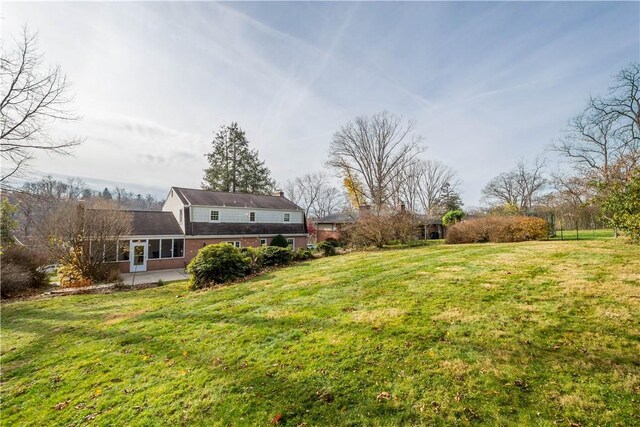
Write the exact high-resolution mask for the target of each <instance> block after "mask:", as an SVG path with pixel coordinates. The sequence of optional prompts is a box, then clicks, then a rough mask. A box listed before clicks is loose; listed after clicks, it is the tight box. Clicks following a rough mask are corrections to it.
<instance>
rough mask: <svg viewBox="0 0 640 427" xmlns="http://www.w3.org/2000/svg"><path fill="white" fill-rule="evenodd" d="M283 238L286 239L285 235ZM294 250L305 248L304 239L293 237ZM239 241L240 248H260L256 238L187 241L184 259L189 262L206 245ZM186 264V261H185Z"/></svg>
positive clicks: (305, 241) (258, 240)
mask: <svg viewBox="0 0 640 427" xmlns="http://www.w3.org/2000/svg"><path fill="white" fill-rule="evenodd" d="M284 237H287V236H286V235H285V236H284ZM266 239H267V245H268V244H270V243H271V237H267V238H266ZM294 240H295V247H296V248H306V247H307V238H306V237H294ZM232 241H239V242H240V247H241V248H246V247H254V248H256V247H258V246H260V239H259V238H257V237H245V238H240V237H236V238H227V239H187V240H186V241H185V248H184V255H185V259H187V260H189V261H190V260H191V259H193V257H195V256H196V255H197V254H198V251H199V250H200V249H202V248H203V247H205V246H207V245H215V244H217V243H224V242H232ZM187 263H188V261H187Z"/></svg>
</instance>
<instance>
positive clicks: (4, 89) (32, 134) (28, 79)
mask: <svg viewBox="0 0 640 427" xmlns="http://www.w3.org/2000/svg"><path fill="white" fill-rule="evenodd" d="M72 100H73V98H72V96H71V95H70V94H69V83H68V81H67V78H66V76H65V75H64V74H63V73H62V71H61V69H60V67H48V68H47V67H45V66H44V64H43V58H42V55H41V54H40V53H39V52H38V37H37V34H34V33H30V32H29V31H28V30H27V28H26V27H25V28H24V29H23V32H22V34H21V37H20V39H17V40H15V44H14V46H13V47H12V48H11V47H9V46H7V45H6V43H3V44H2V53H1V54H0V143H1V144H0V155H1V156H2V160H3V168H2V173H1V177H0V183H2V184H3V185H4V184H5V181H6V180H7V179H8V178H10V177H12V176H14V175H16V174H20V173H21V172H23V171H24V170H25V168H26V167H27V164H28V162H29V160H31V159H32V158H33V157H34V155H35V154H36V152H38V151H46V152H49V153H57V154H68V153H69V150H70V149H71V148H72V147H74V146H76V145H78V144H80V142H81V139H78V138H71V139H57V138H54V137H53V136H52V135H51V131H50V125H51V124H52V123H53V122H55V121H56V120H65V121H68V120H75V119H76V118H77V117H76V116H75V115H74V114H73V113H72V112H71V110H70V104H71V102H72Z"/></svg>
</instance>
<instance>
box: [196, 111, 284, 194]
mask: <svg viewBox="0 0 640 427" xmlns="http://www.w3.org/2000/svg"><path fill="white" fill-rule="evenodd" d="M205 156H206V157H207V160H208V161H209V167H208V168H207V169H205V171H204V180H203V182H202V188H204V189H206V190H213V191H228V192H231V193H253V194H269V193H271V191H272V190H273V187H274V185H275V184H274V182H273V180H272V179H271V171H269V168H268V167H267V166H265V164H264V162H263V161H260V159H259V158H258V151H257V150H252V149H251V148H249V141H248V140H247V138H246V136H245V133H244V131H243V130H242V129H241V128H240V126H238V123H236V122H234V123H231V124H230V125H229V126H224V125H223V126H222V127H221V128H220V130H218V132H217V133H216V135H215V138H214V139H213V142H212V150H211V152H210V153H208V154H206V155H205Z"/></svg>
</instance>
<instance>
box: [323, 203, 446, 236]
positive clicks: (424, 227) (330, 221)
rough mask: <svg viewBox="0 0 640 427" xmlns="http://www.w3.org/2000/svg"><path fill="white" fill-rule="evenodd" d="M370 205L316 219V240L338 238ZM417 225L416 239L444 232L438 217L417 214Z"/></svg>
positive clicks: (444, 228)
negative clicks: (356, 210)
mask: <svg viewBox="0 0 640 427" xmlns="http://www.w3.org/2000/svg"><path fill="white" fill-rule="evenodd" d="M369 209H370V207H369V206H367V205H363V206H360V209H359V211H358V212H341V213H336V214H331V215H328V216H325V217H323V218H320V219H318V220H317V221H316V230H317V231H316V240H317V241H318V242H322V241H324V240H327V239H335V240H340V236H341V230H342V229H343V228H344V227H345V226H348V225H349V224H353V223H354V222H356V221H357V220H358V218H359V217H360V216H361V215H364V214H366V213H367V212H368V211H369ZM417 220H418V227H417V230H416V240H427V239H443V238H444V237H445V234H446V227H445V226H444V225H443V224H442V220H441V219H440V218H433V217H430V216H428V215H417Z"/></svg>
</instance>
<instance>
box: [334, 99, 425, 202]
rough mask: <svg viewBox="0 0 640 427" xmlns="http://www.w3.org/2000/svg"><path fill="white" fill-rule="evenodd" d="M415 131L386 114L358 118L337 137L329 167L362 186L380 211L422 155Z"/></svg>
mask: <svg viewBox="0 0 640 427" xmlns="http://www.w3.org/2000/svg"><path fill="white" fill-rule="evenodd" d="M413 130H414V124H413V122H411V121H407V122H405V121H404V120H403V118H402V117H399V116H395V115H392V114H390V113H388V112H386V111H384V112H382V113H377V114H374V115H372V116H361V117H357V118H356V119H355V120H354V121H353V122H350V123H347V124H346V125H344V126H342V127H341V128H340V130H339V131H337V132H336V133H335V134H334V136H333V141H332V142H331V147H330V157H329V160H328V162H327V164H328V165H329V166H331V167H333V168H335V169H336V170H337V171H338V172H339V173H340V175H341V176H343V177H350V178H351V179H356V180H357V181H358V182H361V183H362V184H363V192H364V196H365V198H366V199H367V201H368V202H369V203H371V204H372V205H373V206H374V207H375V208H376V209H377V210H380V209H381V208H382V207H383V206H384V205H385V204H387V203H389V202H390V201H391V199H392V196H393V182H394V181H395V180H396V179H397V177H398V175H400V174H401V173H402V171H403V169H404V168H405V167H406V166H407V165H408V164H409V163H410V162H411V160H412V159H413V158H414V157H415V156H416V155H417V154H418V153H419V152H421V151H422V146H421V143H422V139H421V138H420V137H418V136H415V135H413Z"/></svg>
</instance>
